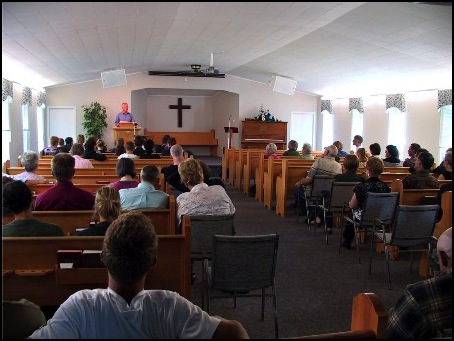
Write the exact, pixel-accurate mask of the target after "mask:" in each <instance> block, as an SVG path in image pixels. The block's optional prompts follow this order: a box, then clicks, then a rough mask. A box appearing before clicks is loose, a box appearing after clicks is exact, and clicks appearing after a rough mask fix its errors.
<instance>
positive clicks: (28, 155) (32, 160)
mask: <svg viewBox="0 0 454 341" xmlns="http://www.w3.org/2000/svg"><path fill="white" fill-rule="evenodd" d="M21 162H22V165H23V166H24V168H25V172H22V173H20V174H16V175H13V176H12V178H13V179H14V180H20V181H22V182H25V184H26V185H27V186H32V185H36V184H45V183H47V180H46V178H45V177H44V176H41V175H38V174H36V169H37V168H38V163H39V155H38V153H36V152H34V151H32V150H28V151H26V152H25V153H24V154H23V155H22V158H21Z"/></svg>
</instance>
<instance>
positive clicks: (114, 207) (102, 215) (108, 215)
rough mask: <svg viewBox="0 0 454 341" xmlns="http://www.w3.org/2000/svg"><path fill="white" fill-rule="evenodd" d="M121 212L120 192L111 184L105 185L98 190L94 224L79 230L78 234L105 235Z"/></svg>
mask: <svg viewBox="0 0 454 341" xmlns="http://www.w3.org/2000/svg"><path fill="white" fill-rule="evenodd" d="M120 214H121V204H120V194H118V191H117V190H116V189H115V188H113V187H109V186H103V187H101V188H100V189H98V190H97V191H96V196H95V212H94V214H93V219H94V220H95V224H94V225H90V227H87V228H86V229H83V230H80V231H77V232H76V234H77V235H78V236H104V235H105V234H106V231H107V228H108V227H109V226H110V224H111V223H112V222H113V221H114V220H115V219H117V218H118V217H119V216H120Z"/></svg>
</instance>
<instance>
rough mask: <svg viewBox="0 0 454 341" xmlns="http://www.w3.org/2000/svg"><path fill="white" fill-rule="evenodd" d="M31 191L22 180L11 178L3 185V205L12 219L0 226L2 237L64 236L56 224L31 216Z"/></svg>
mask: <svg viewBox="0 0 454 341" xmlns="http://www.w3.org/2000/svg"><path fill="white" fill-rule="evenodd" d="M32 198H33V195H32V192H31V190H30V188H28V186H27V185H26V184H25V183H23V182H22V181H18V180H13V181H11V182H9V183H7V184H6V185H5V186H4V187H3V206H4V207H7V208H8V209H9V210H11V212H12V213H13V214H14V220H13V221H12V222H11V223H9V224H6V225H3V227H2V237H44V236H49V237H52V236H55V237H57V236H64V235H65V233H64V232H63V230H62V228H61V227H60V226H58V225H56V224H50V223H44V222H41V221H39V220H37V219H35V218H34V217H33V213H32V206H33V205H32Z"/></svg>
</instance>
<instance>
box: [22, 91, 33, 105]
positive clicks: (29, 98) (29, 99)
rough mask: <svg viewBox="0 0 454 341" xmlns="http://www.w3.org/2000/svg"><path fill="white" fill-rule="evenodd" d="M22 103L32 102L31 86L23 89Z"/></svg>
mask: <svg viewBox="0 0 454 341" xmlns="http://www.w3.org/2000/svg"><path fill="white" fill-rule="evenodd" d="M22 104H28V105H30V104H32V89H30V88H29V87H24V88H23V89H22Z"/></svg>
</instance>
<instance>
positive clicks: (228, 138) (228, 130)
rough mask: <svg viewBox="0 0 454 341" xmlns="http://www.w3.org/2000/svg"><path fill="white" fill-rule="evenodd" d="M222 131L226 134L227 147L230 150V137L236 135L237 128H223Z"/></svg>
mask: <svg viewBox="0 0 454 341" xmlns="http://www.w3.org/2000/svg"><path fill="white" fill-rule="evenodd" d="M224 131H225V132H226V133H227V134H228V135H227V136H228V137H227V146H228V148H229V149H230V148H232V137H233V134H238V127H224Z"/></svg>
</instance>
